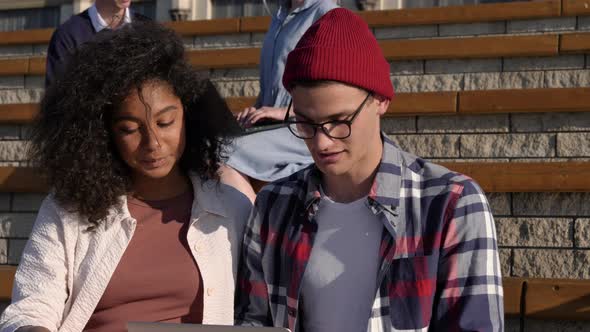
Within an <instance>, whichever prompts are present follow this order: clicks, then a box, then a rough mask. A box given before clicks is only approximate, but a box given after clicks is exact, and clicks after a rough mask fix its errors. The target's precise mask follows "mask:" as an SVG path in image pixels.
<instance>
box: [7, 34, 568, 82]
mask: <svg viewBox="0 0 590 332" xmlns="http://www.w3.org/2000/svg"><path fill="white" fill-rule="evenodd" d="M558 43H559V36H558V35H535V36H501V37H471V38H442V39H420V40H390V41H382V42H380V45H381V48H382V49H383V53H384V55H385V57H386V58H387V59H388V60H412V59H451V58H453V59H454V58H493V57H516V56H551V55H557V54H558ZM187 53H188V58H189V60H190V62H191V63H192V64H193V65H195V66H197V67H199V68H213V69H214V68H249V67H256V66H258V64H259V62H260V48H233V49H214V50H195V51H189V52H187ZM28 61H29V59H27V58H24V59H4V60H0V75H18V74H34V75H42V74H44V73H45V59H44V58H43V57H32V58H30V66H29V65H28Z"/></svg>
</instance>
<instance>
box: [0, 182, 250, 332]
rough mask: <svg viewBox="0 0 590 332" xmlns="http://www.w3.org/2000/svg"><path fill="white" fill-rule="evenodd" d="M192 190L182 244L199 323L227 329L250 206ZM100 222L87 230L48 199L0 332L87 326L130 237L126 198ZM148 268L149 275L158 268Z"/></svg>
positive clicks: (218, 190)
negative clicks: (199, 307) (199, 293)
mask: <svg viewBox="0 0 590 332" xmlns="http://www.w3.org/2000/svg"><path fill="white" fill-rule="evenodd" d="M191 180H192V182H193V189H194V191H195V194H194V197H195V200H194V201H193V206H192V211H191V220H190V227H189V229H188V233H187V242H188V244H189V247H190V250H191V254H192V255H193V258H194V259H195V261H196V262H197V264H198V265H199V270H200V272H201V278H202V280H203V289H204V292H203V293H204V295H203V324H223V325H233V321H234V317H233V307H234V288H235V278H236V273H237V264H238V259H239V253H240V247H241V243H242V237H243V231H244V227H245V224H246V221H247V219H248V215H249V212H250V209H251V207H252V204H251V203H250V201H249V200H248V199H247V198H246V197H245V196H244V195H243V194H242V193H240V192H239V191H237V190H236V189H234V188H233V187H230V186H227V185H224V184H220V183H219V184H218V183H217V182H214V181H208V182H203V183H202V182H201V181H200V180H199V178H198V177H191ZM120 202H121V203H120V204H118V205H117V206H114V207H113V208H111V209H110V210H109V214H108V216H107V218H106V221H105V222H103V223H101V224H100V225H99V226H98V227H97V229H96V230H95V231H87V230H86V229H87V225H84V224H83V223H81V222H80V217H79V216H78V215H77V214H75V213H72V212H68V211H67V210H65V209H63V208H61V207H60V206H59V204H58V203H57V202H56V201H55V200H54V198H53V196H52V195H49V196H48V197H47V198H46V199H45V201H44V202H43V204H42V206H41V209H40V210H39V214H38V216H37V220H36V221H35V226H34V227H33V231H32V232H31V236H30V238H29V241H28V242H27V245H26V247H25V250H24V252H23V255H22V258H21V262H20V264H19V266H18V269H17V272H16V276H15V280H14V288H13V292H12V303H11V304H10V305H9V306H8V307H7V308H6V310H5V311H4V312H3V313H2V316H1V317H0V332H13V331H15V330H16V329H18V328H19V327H22V326H43V327H45V328H47V329H49V330H50V331H52V332H53V331H59V332H80V331H82V330H83V329H84V326H86V323H87V322H88V320H89V318H90V316H91V315H92V313H93V312H94V309H95V308H96V305H97V304H98V301H99V300H100V298H101V297H102V294H103V293H104V290H105V288H106V287H107V285H108V282H109V280H110V278H111V276H112V274H113V272H114V270H115V268H116V267H117V264H118V263H119V260H120V258H121V256H122V255H123V253H124V252H125V249H126V248H127V245H128V244H129V241H130V240H131V237H132V236H133V233H134V231H135V226H136V223H137V222H136V220H135V219H133V218H132V217H131V215H130V214H129V210H128V208H127V200H126V197H125V196H122V197H121V198H120ZM157 268H158V265H157V262H154V269H157Z"/></svg>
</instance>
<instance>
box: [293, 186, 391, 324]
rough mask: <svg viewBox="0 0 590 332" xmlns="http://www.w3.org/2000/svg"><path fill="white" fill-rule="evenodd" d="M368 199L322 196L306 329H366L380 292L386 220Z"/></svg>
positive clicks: (309, 270)
mask: <svg viewBox="0 0 590 332" xmlns="http://www.w3.org/2000/svg"><path fill="white" fill-rule="evenodd" d="M367 204H368V202H367V198H366V197H365V198H362V199H359V200H357V201H354V202H352V203H347V204H343V203H337V202H334V201H332V200H331V199H329V198H328V197H326V196H323V197H322V200H321V202H320V205H319V210H318V214H317V216H316V217H317V222H318V232H317V235H316V238H315V241H314V244H313V249H312V251H311V256H310V258H309V262H308V264H307V267H306V269H305V274H304V276H303V283H302V288H301V295H302V305H303V321H302V324H303V327H304V331H306V332H333V331H339V332H347V331H350V332H359V331H365V330H366V329H367V325H368V321H369V317H370V314H371V308H372V305H373V300H374V298H375V293H376V291H377V273H378V270H379V261H380V260H379V245H380V243H381V241H380V240H381V234H382V232H383V224H382V223H381V221H380V220H379V219H378V217H377V216H375V215H374V214H373V213H372V212H371V210H370V209H369V208H368V206H367Z"/></svg>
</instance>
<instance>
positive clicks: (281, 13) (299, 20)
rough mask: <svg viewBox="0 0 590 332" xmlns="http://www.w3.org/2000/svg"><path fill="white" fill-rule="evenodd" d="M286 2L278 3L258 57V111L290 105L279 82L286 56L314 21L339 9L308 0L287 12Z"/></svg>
mask: <svg viewBox="0 0 590 332" xmlns="http://www.w3.org/2000/svg"><path fill="white" fill-rule="evenodd" d="M289 1H290V0H283V1H282V2H281V6H280V7H279V10H278V11H277V13H276V15H275V16H273V17H272V21H271V23H270V27H269V29H268V32H267V33H266V35H265V37H264V43H263V44H262V51H261V55H260V94H259V95H258V100H257V102H256V107H257V108H259V107H262V106H273V107H286V106H287V105H289V102H290V101H291V96H290V95H289V92H287V90H285V88H284V87H283V82H282V79H283V72H284V70H285V63H286V62H287V55H289V52H291V51H292V50H293V49H294V48H295V46H296V45H297V42H299V39H301V36H303V34H304V33H305V31H307V29H308V28H309V27H310V26H311V25H312V24H313V23H314V22H315V21H317V20H318V19H319V18H320V17H322V15H324V14H325V13H327V12H328V11H330V10H331V9H334V8H336V7H338V6H337V5H336V4H335V3H334V1H333V0H307V1H305V3H304V4H303V6H301V7H299V8H296V9H295V10H293V11H292V12H291V13H289V8H288V6H287V3H288V2H289Z"/></svg>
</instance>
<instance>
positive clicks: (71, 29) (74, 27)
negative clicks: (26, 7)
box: [52, 10, 94, 40]
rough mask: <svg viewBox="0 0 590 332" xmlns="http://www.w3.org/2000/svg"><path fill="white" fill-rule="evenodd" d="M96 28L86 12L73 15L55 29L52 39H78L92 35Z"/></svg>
mask: <svg viewBox="0 0 590 332" xmlns="http://www.w3.org/2000/svg"><path fill="white" fill-rule="evenodd" d="M93 33H94V28H93V27H92V22H91V21H90V16H88V11H87V10H85V11H83V12H82V13H80V14H77V15H73V16H71V17H70V18H69V19H67V20H66V21H65V22H64V23H62V24H61V25H60V26H59V27H58V28H57V29H55V31H54V33H53V36H52V39H72V40H73V39H78V36H81V35H92V34H93Z"/></svg>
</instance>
